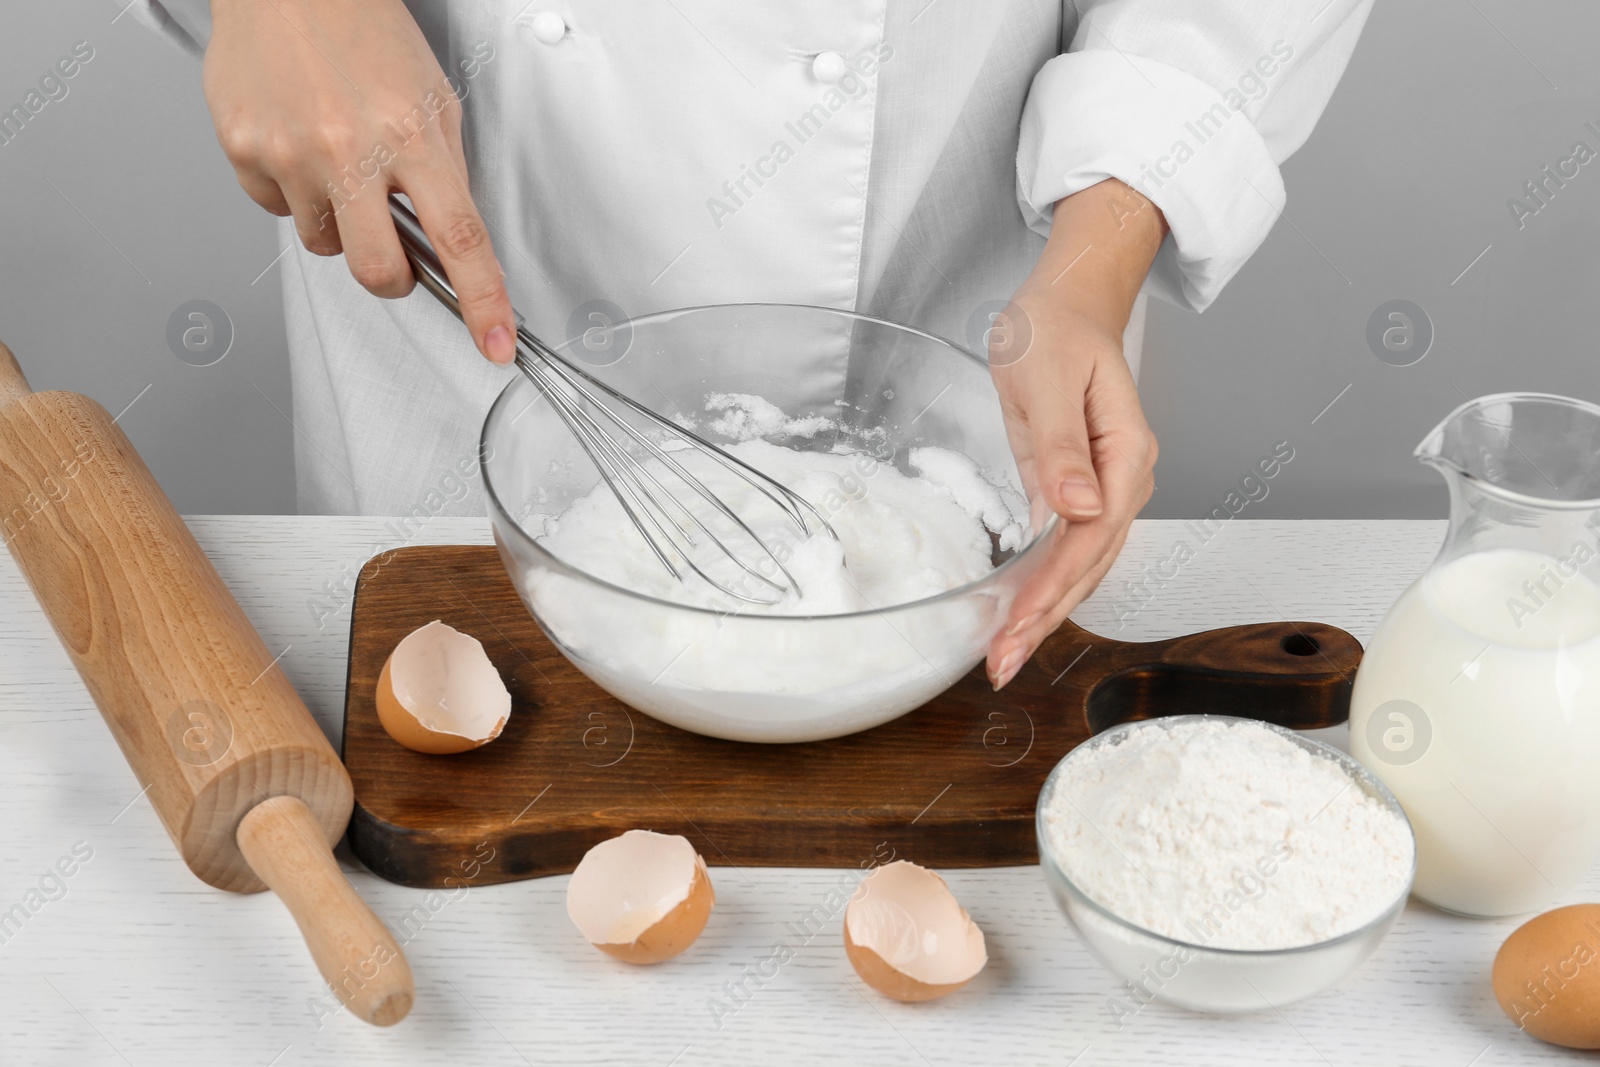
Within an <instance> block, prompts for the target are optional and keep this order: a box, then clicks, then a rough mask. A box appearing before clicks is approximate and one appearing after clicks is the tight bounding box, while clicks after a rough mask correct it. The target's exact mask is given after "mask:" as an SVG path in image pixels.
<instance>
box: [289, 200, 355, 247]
mask: <svg viewBox="0 0 1600 1067" xmlns="http://www.w3.org/2000/svg"><path fill="white" fill-rule="evenodd" d="M287 192H288V198H289V207H290V209H291V211H292V213H293V214H294V228H295V232H296V233H298V234H299V235H300V243H301V244H303V245H305V246H306V251H307V252H310V253H312V254H313V255H318V256H336V255H338V254H339V253H340V252H343V251H344V245H343V244H341V243H340V241H339V223H338V219H337V217H336V216H335V214H334V208H333V204H332V202H331V201H329V199H328V197H327V194H326V193H325V192H324V191H323V190H321V189H313V188H309V187H295V186H291V187H290V188H289V189H288V190H287Z"/></svg>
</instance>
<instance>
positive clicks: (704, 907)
mask: <svg viewBox="0 0 1600 1067" xmlns="http://www.w3.org/2000/svg"><path fill="white" fill-rule="evenodd" d="M716 902H717V901H716V894H715V893H713V892H712V889H711V876H710V875H709V874H708V873H706V863H705V860H703V859H701V858H700V854H699V853H697V852H696V851H695V850H694V846H693V845H691V844H689V840H688V838H685V837H681V836H679V835H677V834H658V833H655V832H653V831H650V830H629V831H628V832H627V833H625V834H623V835H622V836H620V837H613V838H612V839H611V840H609V841H602V842H600V843H599V844H598V845H596V846H594V847H593V848H591V849H590V850H589V851H588V852H587V853H585V854H584V857H583V859H582V860H580V861H579V862H578V866H577V869H576V870H574V871H573V872H572V880H571V881H570V882H568V883H567V914H568V915H569V916H570V917H571V918H572V922H573V925H575V926H577V928H578V929H579V930H580V931H581V932H582V933H583V936H584V937H586V938H588V939H589V941H590V943H591V944H593V945H594V946H595V947H596V948H598V949H599V950H600V951H601V952H604V953H606V954H608V955H611V956H615V957H616V958H617V959H619V960H623V961H624V962H627V963H660V962H661V961H662V960H665V959H670V958H671V957H673V956H676V955H677V954H678V953H680V952H682V951H683V950H684V949H686V948H688V947H689V946H690V945H692V944H693V943H694V940H695V938H697V937H699V936H700V931H701V930H704V929H705V926H706V920H707V919H708V918H709V917H710V916H711V909H712V907H713V906H714V905H715V904H716Z"/></svg>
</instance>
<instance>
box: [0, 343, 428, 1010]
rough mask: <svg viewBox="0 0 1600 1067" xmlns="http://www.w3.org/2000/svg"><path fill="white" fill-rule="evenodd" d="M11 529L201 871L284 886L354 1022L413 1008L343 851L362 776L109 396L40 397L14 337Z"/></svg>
mask: <svg viewBox="0 0 1600 1067" xmlns="http://www.w3.org/2000/svg"><path fill="white" fill-rule="evenodd" d="M0 509H3V510H0V531H3V534H4V537H5V542H6V545H7V547H8V548H10V550H11V555H12V557H13V558H15V559H16V561H17V565H18V567H20V568H21V570H22V573H23V575H24V576H25V577H26V578H27V579H28V584H29V585H30V586H31V587H32V588H33V592H34V595H35V596H37V597H38V598H39V603H40V604H41V605H42V606H43V607H44V610H45V614H46V615H48V616H49V617H50V622H51V624H52V625H53V626H54V627H55V630H56V633H57V634H58V635H59V636H60V638H61V643H62V644H63V645H64V646H66V649H67V652H68V653H70V654H71V656H72V660H73V663H74V664H76V666H77V668H78V672H79V673H80V674H81V675H82V676H83V680H84V684H85V685H87V686H88V689H89V693H90V695H92V696H93V697H94V701H95V703H96V704H98V705H99V707H100V713H101V714H102V715H103V716H104V717H105V720H106V725H107V726H109V727H111V732H112V734H113V735H114V736H115V737H116V739H117V744H119V745H120V746H122V752H123V755H125V756H126V757H127V759H128V762H129V763H130V764H131V765H132V766H133V771H134V774H135V775H137V776H138V779H139V782H140V784H141V785H143V786H145V787H146V788H147V790H148V792H149V797H150V802H151V804H152V805H153V806H154V807H155V810H156V812H157V813H158V814H159V815H160V816H161V821H162V823H163V824H164V825H165V826H166V828H167V833H168V834H170V835H171V837H172V841H173V843H174V844H176V845H177V846H178V851H179V852H180V853H181V854H182V855H183V859H184V862H186V863H187V864H188V865H189V868H190V870H192V871H194V873H195V874H196V875H197V876H198V877H199V878H200V879H201V880H202V881H205V882H208V883H210V884H211V885H214V886H216V887H217V888H219V889H226V890H229V891H231V892H235V893H255V892H259V891H261V890H262V889H266V888H271V889H273V890H274V891H276V892H277V894H278V896H279V897H280V898H281V899H282V900H283V902H284V904H286V905H287V906H288V908H289V911H290V913H291V914H293V915H294V918H295V921H296V922H297V923H299V924H300V930H301V932H302V933H303V934H304V935H305V939H306V944H307V945H308V946H309V947H310V949H311V955H312V957H313V958H314V959H315V960H316V963H317V967H318V968H319V969H320V970H321V971H322V974H323V977H325V978H326V979H327V980H328V984H329V985H330V986H332V988H333V990H334V992H335V993H336V994H337V995H338V997H339V999H340V1000H341V1001H343V1002H344V1003H345V1005H346V1006H348V1007H349V1009H350V1010H351V1012H352V1013H354V1014H355V1015H357V1016H359V1017H360V1018H362V1019H365V1020H366V1021H367V1022H370V1023H375V1024H377V1025H379V1026H388V1025H390V1024H392V1023H395V1022H398V1021H399V1020H400V1019H402V1018H404V1017H405V1014H406V1012H408V1011H409V1010H410V1009H411V1001H412V995H413V987H412V980H411V968H410V967H409V966H408V965H407V963H406V960H405V956H404V955H402V954H401V952H400V948H399V946H398V945H396V944H395V941H394V938H393V937H392V936H391V934H390V933H389V930H388V929H387V928H386V927H385V926H384V925H383V923H382V922H380V921H379V920H378V918H377V916H375V915H373V913H372V911H371V909H369V908H368V907H367V906H366V904H365V903H364V902H363V901H362V900H361V898H360V897H359V896H357V895H356V892H355V889H354V888H353V887H352V886H351V884H350V882H349V880H348V879H347V878H345V876H344V874H343V872H341V871H340V870H339V865H338V863H337V862H335V860H334V858H333V851H332V846H333V845H334V844H335V843H336V842H337V841H338V840H339V838H340V836H341V835H342V834H343V833H344V830H345V824H346V823H347V822H349V820H350V809H351V805H352V803H353V801H354V793H353V792H352V790H351V787H350V776H349V774H347V773H346V772H345V769H344V765H343V764H342V763H340V762H339V757H338V755H337V754H336V753H335V752H334V751H333V748H332V746H330V745H329V744H328V741H327V738H325V737H324V736H323V735H322V731H321V729H320V728H319V727H318V726H317V723H316V721H315V720H314V719H313V718H312V717H311V712H310V711H309V710H307V708H306V706H305V704H304V703H302V702H301V700H300V697H299V696H298V695H297V694H296V693H295V691H294V688H293V687H292V686H291V685H290V684H289V680H288V678H287V677H286V676H285V675H284V673H283V670H282V669H281V668H280V667H277V666H275V665H274V662H273V654H272V653H271V652H270V651H268V649H267V646H266V645H265V644H264V643H263V642H262V640H261V637H260V636H259V635H258V634H257V633H256V631H255V629H254V628H253V627H252V626H251V625H250V621H249V620H248V619H247V618H246V617H245V614H244V612H243V611H242V610H240V608H239V605H238V603H237V602H236V601H235V600H234V599H233V596H232V595H231V594H230V593H229V592H228V588H227V586H226V585H224V584H223V581H222V579H221V578H220V577H219V576H218V575H217V572H216V569H215V568H214V567H212V566H211V561H210V560H208V559H207V558H206V556H205V553H204V552H202V551H201V550H200V546H199V545H198V544H197V543H196V542H195V539H194V537H193V535H192V534H190V533H189V528H188V527H187V526H185V525H184V524H183V520H182V519H180V518H179V517H178V514H177V512H176V511H174V510H173V507H172V504H171V502H170V501H168V500H167V497H166V495H165V494H164V493H162V491H161V487H160V486H159V485H157V484H156V480H155V478H154V477H152V476H151V474H150V470H149V468H147V467H146V466H145V465H144V461H143V460H141V459H140V458H139V455H138V453H137V452H135V451H134V448H133V443H132V442H131V441H129V440H128V437H127V435H126V434H124V433H123V432H122V430H121V429H120V428H118V427H117V425H116V424H115V423H114V422H112V419H111V416H110V415H109V414H107V413H106V410H105V409H104V408H102V407H101V406H100V405H99V404H97V403H95V402H94V401H93V400H90V399H88V398H87V397H83V396H79V395H78V394H76V393H65V392H51V393H34V392H32V391H31V390H29V388H28V382H27V380H26V379H25V378H24V377H23V375H22V370H21V368H19V367H18V366H17V362H16V359H15V358H14V357H13V356H12V354H11V350H10V349H8V348H6V347H5V345H3V344H0Z"/></svg>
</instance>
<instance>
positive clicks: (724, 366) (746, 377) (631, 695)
mask: <svg viewBox="0 0 1600 1067" xmlns="http://www.w3.org/2000/svg"><path fill="white" fill-rule="evenodd" d="M561 351H562V352H563V354H566V355H568V356H569V358H572V359H573V360H574V361H575V362H578V363H579V364H580V365H583V366H585V368H586V369H587V370H589V371H590V373H592V374H594V375H595V376H596V377H598V378H600V379H601V380H603V381H605V382H606V383H607V384H610V385H613V386H615V387H617V388H618V389H620V390H622V391H624V392H625V393H627V394H629V395H631V396H633V397H634V398H636V399H638V400H640V401H642V402H644V403H647V404H649V405H650V406H651V407H652V408H654V409H655V410H657V411H658V412H660V413H661V414H663V415H666V416H667V417H669V418H672V417H674V416H680V417H683V416H686V417H692V418H694V419H696V421H697V422H698V423H700V426H699V432H701V433H702V434H704V435H705V436H707V437H709V438H710V439H711V440H713V441H716V442H718V443H724V441H725V439H723V438H719V437H718V436H717V435H716V434H715V433H713V432H711V431H709V430H707V429H706V427H705V425H704V421H705V414H706V412H705V401H706V398H707V397H708V396H709V395H710V394H713V393H747V394H755V395H758V396H761V397H765V398H766V399H767V400H770V401H771V402H772V403H774V404H776V405H777V406H778V407H779V408H781V409H782V410H783V411H784V413H785V414H786V415H788V416H790V417H791V418H806V417H810V416H814V415H820V416H825V417H827V418H828V419H831V420H835V421H836V422H837V423H838V424H839V425H840V427H841V429H840V433H839V434H837V435H835V434H834V433H832V432H831V431H830V432H827V433H823V434H818V435H815V436H814V437H813V438H804V437H796V438H792V439H790V438H768V440H773V441H774V443H777V444H782V445H786V446H789V447H793V448H799V449H803V450H816V451H827V450H830V449H832V448H833V447H834V445H835V442H836V441H840V442H843V443H844V444H845V445H846V446H847V447H852V448H855V449H857V450H858V452H857V455H856V457H855V459H854V460H853V462H856V463H859V467H858V468H857V473H858V477H859V481H860V483H861V484H862V485H863V486H864V487H865V488H864V491H865V492H870V483H871V478H872V476H873V474H874V473H875V471H876V470H878V469H880V468H879V467H877V466H875V464H888V465H892V466H895V467H897V468H898V469H900V470H902V471H906V470H908V467H907V458H906V457H907V452H908V451H909V450H910V449H911V448H914V447H918V446H928V445H931V446H937V447H941V448H946V449H951V450H954V451H957V452H961V453H963V454H965V455H966V456H968V457H970V458H971V459H973V460H975V461H976V462H977V463H978V465H979V466H980V467H981V468H983V470H984V471H985V473H986V474H987V475H988V476H989V477H990V479H991V480H996V481H1000V482H1003V483H1005V484H1009V485H1010V486H1012V487H1014V488H1015V487H1019V486H1020V479H1019V478H1018V476H1017V468H1016V462H1015V460H1014V459H1013V458H1012V455H1011V449H1010V447H1009V444H1008V441H1007V437H1006V432H1005V425H1004V422H1003V420H1002V419H1001V415H1000V407H999V399H998V397H997V395H996V393H995V389H994V385H993V383H992V382H991V380H990V376H989V368H988V366H987V364H986V363H985V362H984V361H983V360H981V359H978V358H977V357H975V356H973V355H972V354H971V353H969V352H966V351H964V350H962V349H960V348H958V347H956V346H955V345H952V344H950V343H949V342H947V341H944V340H942V339H940V338H938V337H934V336H932V335H930V334H925V333H922V332H920V331H917V330H913V329H909V328H907V327H903V326H897V325H895V324H893V323H889V322H883V321H881V320H878V319H872V318H869V317H867V316H864V315H857V314H854V313H851V312H845V311H837V310H833V309H829V308H818V307H804V306H798V305H788V304H729V305H716V306H710V307H697V308H685V309H682V310H678V311H668V312H662V313H660V314H656V315H650V316H646V317H644V318H639V319H633V320H629V321H627V322H624V323H621V324H619V325H617V326H614V327H610V328H600V329H597V330H592V331H590V332H589V333H588V334H587V335H585V336H584V337H582V338H577V339H574V340H573V341H569V342H568V343H567V344H565V345H562V346H561ZM481 444H482V458H483V471H484V484H485V487H486V490H487V496H488V501H489V505H488V506H489V517H490V519H491V520H492V521H493V523H494V531H495V543H496V544H497V545H498V546H499V549H500V556H501V559H502V560H504V562H505V565H506V570H507V571H508V573H509V574H510V576H511V580H512V584H513V585H515V586H516V589H517V592H518V594H519V595H520V596H521V597H522V600H523V603H525V604H526V605H527V607H528V610H529V611H530V612H531V613H532V614H533V616H534V618H535V619H536V620H538V622H539V625H540V627H541V628H542V629H543V630H544V632H545V633H546V634H547V635H548V636H549V638H550V640H551V641H552V642H554V644H555V645H556V647H557V648H559V649H560V650H561V651H562V653H563V654H565V655H566V657H567V658H568V659H569V660H571V661H572V663H573V664H574V665H575V666H576V667H577V668H578V669H579V670H581V671H582V672H583V673H584V674H586V675H588V676H589V677H590V678H591V679H593V680H594V681H595V682H596V683H597V684H599V685H600V686H601V687H602V688H604V689H605V690H607V691H608V692H610V693H611V694H612V695H614V696H616V697H617V698H618V699H619V700H622V701H623V702H625V703H627V704H629V705H631V706H633V707H635V708H637V709H639V710H640V711H643V712H645V713H647V714H649V715H652V716H654V717H656V718H658V719H661V720H662V721H664V722H668V723H671V724H672V725H674V726H678V727H681V728H683V729H685V730H692V731H694V732H696V733H701V734H708V735H710V736H712V737H722V738H728V739H732V740H738V741H766V742H794V741H812V740H818V739H821V738H827V737H837V736H840V735H843V734H850V733H855V732H857V731H860V730H866V729H869V728H871V727H873V726H877V725H879V724H881V723H884V722H887V721H888V720H890V719H893V718H895V717H897V716H899V715H902V714H904V713H905V712H907V711H910V710H911V709H913V708H915V707H917V706H919V705H921V704H923V703H925V702H927V701H928V700H930V699H932V698H933V697H934V696H936V695H937V694H939V693H941V692H943V691H944V690H945V689H946V688H948V687H949V686H950V685H952V684H954V683H955V682H956V680H958V679H959V678H961V677H962V676H963V675H965V674H966V673H967V672H968V671H970V670H971V669H972V668H973V667H974V666H975V665H977V664H978V663H979V662H980V661H981V660H982V658H983V656H984V653H985V650H986V649H987V646H988V644H989V641H990V639H991V638H993V636H994V635H995V633H996V632H997V631H998V630H999V628H1000V626H1001V625H1002V624H1003V623H1004V621H1005V618H1006V614H1007V612H1008V611H1009V610H1010V607H1011V602H1012V600H1013V598H1014V597H1015V594H1016V592H1017V590H1018V589H1019V588H1020V587H1021V586H1022V584H1023V583H1024V582H1025V581H1026V580H1027V578H1028V577H1029V575H1031V574H1032V573H1033V572H1034V571H1035V570H1036V569H1037V567H1038V565H1039V563H1041V562H1042V560H1043V557H1044V555H1045V553H1044V552H1043V551H1042V550H1041V549H1040V548H1039V547H1038V546H1039V543H1040V540H1042V539H1041V538H1034V539H1032V540H1029V541H1028V542H1027V543H1026V544H1024V545H1022V546H1021V547H1020V548H1019V549H1015V550H1008V551H1007V550H1001V549H1000V548H999V547H998V543H997V546H996V548H995V551H994V556H993V558H994V562H995V564H996V566H995V569H994V570H993V571H990V572H989V573H988V574H986V575H984V576H983V577H982V578H981V579H979V580H977V581H975V582H971V583H969V584H967V585H963V586H960V587H958V588H955V589H951V590H949V591H947V592H945V593H942V594H940V595H938V596H933V597H929V598H927V599H924V600H919V601H915V602H912V603H908V604H899V605H894V606H887V607H885V608H884V609H883V610H881V611H867V612H857V613H853V614H840V615H819V616H793V615H789V616H775V615H757V614H747V613H739V614H728V613H726V612H721V611H716V610H711V609H707V608H701V607H693V606H689V605H685V604H678V603H671V602H668V601H665V600H659V599H656V598H654V597H650V596H646V595H643V594H641V593H637V592H633V591H631V590H629V589H624V588H621V587H619V586H617V585H613V584H610V583H608V582H606V581H602V580H600V579H598V578H596V577H594V576H592V575H590V574H587V573H585V572H583V571H581V570H578V569H576V568H574V567H572V566H569V565H568V564H566V563H564V562H563V561H562V560H561V559H559V558H557V557H556V556H555V555H553V554H552V553H550V552H549V551H547V550H546V549H545V548H544V547H543V546H541V545H540V544H539V542H538V541H537V540H536V539H535V536H536V531H538V530H539V529H541V523H542V522H543V521H545V519H546V518H548V517H553V516H556V515H559V514H560V513H561V512H562V511H564V510H565V509H566V508H567V506H568V505H569V504H570V503H571V502H572V501H574V500H575V499H578V498H580V497H582V496H584V495H586V494H588V493H589V492H590V491H591V490H592V489H594V487H595V486H596V485H597V484H598V482H599V472H598V471H597V470H596V468H595V466H594V464H593V462H592V461H590V459H589V458H588V457H587V455H586V454H585V453H584V451H583V449H582V448H581V447H580V446H579V445H578V443H577V442H576V440H575V439H574V438H573V437H572V435H571V434H570V433H569V432H568V431H567V429H566V427H565V426H564V425H563V424H562V422H561V421H560V419H559V418H558V417H557V415H556V413H555V412H554V411H553V410H552V409H551V407H550V405H549V404H547V403H544V402H542V401H540V400H539V399H538V393H537V390H536V389H535V387H534V386H533V385H532V383H531V382H529V381H528V380H527V379H526V378H524V377H522V376H520V375H519V376H518V377H517V378H516V380H515V381H513V382H512V383H511V384H510V385H508V386H507V387H506V388H505V390H504V391H503V392H502V393H501V394H500V396H499V398H498V399H497V400H496V401H495V403H494V406H493V407H492V408H491V409H490V411H489V416H488V418H487V420H486V421H485V423H484V427H483V438H482V442H481ZM813 503H816V502H815V501H814V502H813ZM1055 521H1056V520H1055V519H1054V517H1052V518H1051V519H1050V521H1049V523H1048V524H1047V525H1046V531H1045V532H1049V531H1051V530H1053V527H1054V525H1055ZM691 580H693V579H691Z"/></svg>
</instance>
